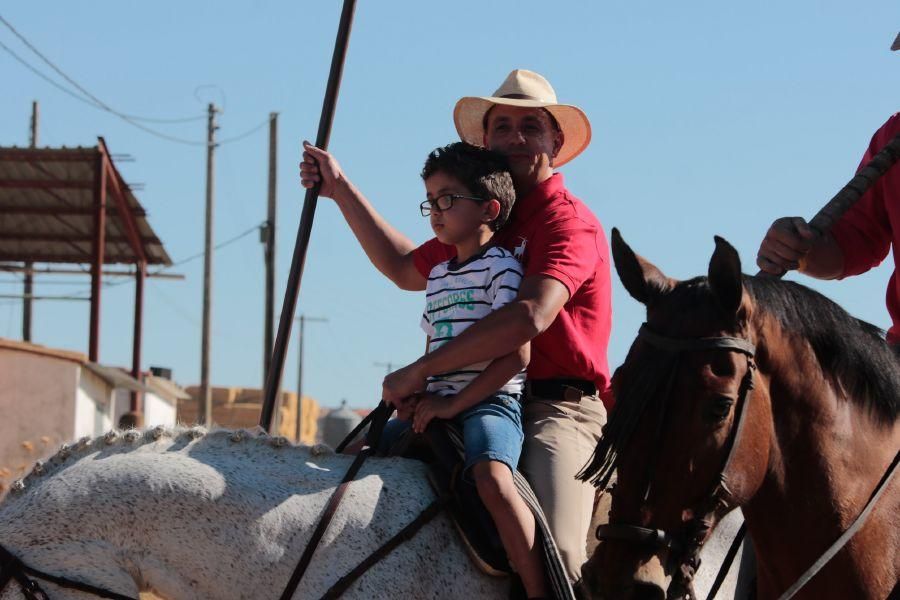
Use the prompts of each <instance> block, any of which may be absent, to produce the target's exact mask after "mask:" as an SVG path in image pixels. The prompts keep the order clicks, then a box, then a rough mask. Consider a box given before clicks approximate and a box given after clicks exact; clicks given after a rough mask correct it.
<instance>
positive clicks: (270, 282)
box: [262, 112, 278, 386]
mask: <svg viewBox="0 0 900 600" xmlns="http://www.w3.org/2000/svg"><path fill="white" fill-rule="evenodd" d="M277 159H278V113H275V112H273V113H269V186H268V188H269V193H268V202H267V204H266V206H267V210H266V247H265V258H266V306H265V315H264V317H263V323H264V324H263V329H264V332H263V346H264V348H263V381H262V382H263V385H264V386H265V383H266V379H267V378H268V376H269V364H270V363H271V361H272V345H273V343H274V339H273V338H274V337H275V232H276V227H275V219H276V215H277V213H278V211H277V200H276V195H275V194H276V182H277V177H276V172H277V171H276V169H277V162H278V160H277Z"/></svg>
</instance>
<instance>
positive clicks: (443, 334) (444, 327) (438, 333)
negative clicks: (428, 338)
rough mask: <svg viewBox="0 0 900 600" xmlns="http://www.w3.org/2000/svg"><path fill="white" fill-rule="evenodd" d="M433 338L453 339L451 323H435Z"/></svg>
mask: <svg viewBox="0 0 900 600" xmlns="http://www.w3.org/2000/svg"><path fill="white" fill-rule="evenodd" d="M434 337H436V338H449V337H453V323H447V322H446V321H444V322H441V323H435V325H434Z"/></svg>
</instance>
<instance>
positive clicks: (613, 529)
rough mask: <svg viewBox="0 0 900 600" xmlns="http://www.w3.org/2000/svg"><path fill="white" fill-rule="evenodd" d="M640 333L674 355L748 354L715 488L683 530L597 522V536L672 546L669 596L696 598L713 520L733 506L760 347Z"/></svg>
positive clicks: (668, 390)
mask: <svg viewBox="0 0 900 600" xmlns="http://www.w3.org/2000/svg"><path fill="white" fill-rule="evenodd" d="M638 339H641V340H643V341H644V342H646V343H648V344H650V345H651V346H653V347H654V348H656V349H658V350H661V351H663V352H665V353H667V354H669V355H670V356H671V355H674V356H675V357H676V358H677V357H678V356H679V355H681V354H683V353H686V352H698V351H703V350H722V351H727V352H739V353H741V354H743V355H744V356H746V358H747V372H746V373H745V374H744V376H743V378H742V379H741V383H740V387H739V389H738V399H737V406H736V407H735V411H736V412H735V415H736V417H735V419H734V422H733V423H732V426H731V431H730V433H729V439H728V442H727V443H728V454H727V456H726V458H725V461H724V462H723V464H722V468H721V469H720V470H719V473H718V475H717V476H716V479H715V482H714V484H713V487H712V489H711V490H710V492H709V493H708V494H707V495H706V496H705V498H704V500H703V501H702V502H701V503H700V505H699V506H698V507H697V510H695V511H694V512H693V514H694V516H693V518H692V519H691V520H690V521H688V523H687V525H686V526H685V529H684V531H683V532H681V533H680V534H673V533H670V532H667V531H665V530H662V529H652V528H647V527H640V526H637V525H630V524H626V523H610V524H608V525H600V526H599V527H597V539H599V540H621V541H628V542H632V543H635V544H638V545H641V546H644V547H648V548H651V549H653V550H659V549H667V550H669V551H670V553H671V554H670V556H673V557H675V558H677V563H678V569H677V570H676V571H675V574H674V576H673V579H672V583H671V584H670V586H669V591H668V594H667V598H668V599H669V600H681V599H688V598H690V599H691V600H693V599H695V598H696V594H695V593H694V590H693V585H692V581H693V578H694V575H695V573H696V572H697V569H699V568H700V550H701V548H702V546H703V542H704V540H705V539H706V537H707V535H708V534H709V531H710V529H711V528H712V526H713V523H714V516H715V515H716V514H722V513H724V512H726V511H727V510H728V509H729V508H732V506H731V504H732V491H731V490H730V489H729V487H728V478H727V473H728V470H729V467H731V465H732V463H733V462H734V457H735V454H736V450H737V448H738V446H739V445H740V441H741V437H742V434H743V431H744V423H745V422H746V419H745V415H746V413H747V406H748V405H749V403H750V402H749V400H750V398H751V397H752V395H751V394H750V391H751V390H752V389H753V383H754V382H753V379H754V373H755V372H756V363H755V362H754V355H755V353H756V347H755V346H754V345H753V344H752V343H751V342H750V341H749V340H746V339H744V338H738V337H729V336H720V337H700V338H674V337H666V336H663V335H660V334H658V333H655V332H653V331H652V330H651V329H650V328H649V327H648V326H647V324H644V325H642V326H641V329H640V331H639V333H638ZM672 375H673V376H672V377H670V378H669V383H668V385H667V386H666V388H665V389H664V390H663V396H662V398H661V401H662V402H663V403H664V405H665V402H666V400H667V399H668V397H669V395H670V393H671V391H672V387H673V386H674V370H673V373H672ZM663 420H664V418H663ZM663 420H661V422H660V423H662V422H663ZM648 493H649V489H648ZM645 499H646V495H645Z"/></svg>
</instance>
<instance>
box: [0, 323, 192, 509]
mask: <svg viewBox="0 0 900 600" xmlns="http://www.w3.org/2000/svg"><path fill="white" fill-rule="evenodd" d="M159 379H160V378H157V377H153V376H148V381H147V384H146V385H145V384H142V383H140V382H138V381H137V380H135V379H134V378H133V377H131V376H130V375H129V374H128V373H127V372H126V371H125V370H124V369H120V368H116V367H107V366H102V365H98V364H96V363H92V362H90V361H88V359H87V357H86V356H85V355H84V354H81V353H79V352H71V351H68V350H59V349H55V348H47V347H45V346H40V345H38V344H30V343H27V342H19V341H13V340H7V339H2V338H0V415H2V418H0V495H3V494H4V493H5V491H6V490H7V489H8V488H9V485H10V484H11V483H12V482H13V481H15V480H16V479H19V478H21V477H22V476H23V475H24V474H25V473H27V471H28V470H29V469H30V468H31V466H32V465H33V464H34V462H35V461H37V460H40V459H43V458H46V457H47V456H49V455H51V454H53V453H54V452H56V450H57V449H58V448H59V446H60V445H61V444H63V443H68V442H72V441H74V440H77V439H79V438H81V437H84V436H89V437H95V436H99V435H102V434H103V433H105V432H106V431H109V430H110V429H113V428H114V427H115V426H116V424H117V423H118V420H119V418H120V417H121V415H122V414H124V413H126V412H128V410H129V408H130V401H131V393H132V392H139V393H141V394H142V399H143V402H144V406H145V421H144V424H145V425H146V426H155V425H169V426H171V425H175V417H176V412H177V404H178V401H179V399H181V398H184V397H187V394H185V393H184V390H181V389H180V388H178V386H176V385H175V384H173V383H172V382H169V381H159Z"/></svg>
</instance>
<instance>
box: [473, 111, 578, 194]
mask: <svg viewBox="0 0 900 600" xmlns="http://www.w3.org/2000/svg"><path fill="white" fill-rule="evenodd" d="M562 142H563V137H562V133H560V132H559V131H558V130H557V129H556V127H555V126H554V125H553V122H552V121H551V119H550V115H549V114H547V111H545V110H544V109H542V108H523V107H519V106H505V105H503V104H497V105H495V106H494V107H493V108H492V109H491V111H490V112H489V113H488V119H487V129H486V130H485V132H484V145H485V147H486V148H488V149H490V150H494V151H496V152H500V153H501V154H505V155H506V157H507V158H508V159H509V163H510V170H511V171H512V174H513V176H515V178H516V179H521V178H523V177H525V178H528V177H535V178H536V177H537V176H538V175H539V173H540V172H541V171H542V170H545V169H550V168H551V167H552V166H553V159H554V158H555V157H556V155H557V153H558V152H559V149H560V148H561V147H562Z"/></svg>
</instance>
